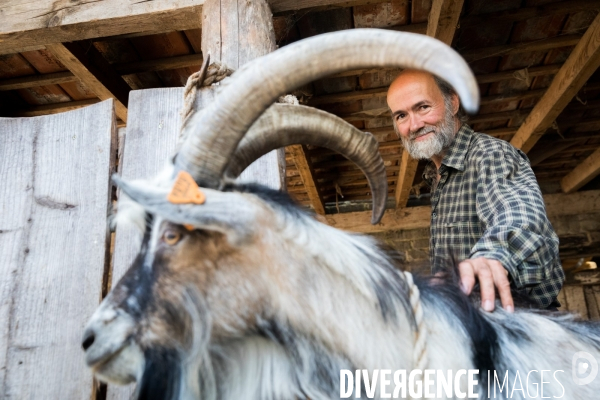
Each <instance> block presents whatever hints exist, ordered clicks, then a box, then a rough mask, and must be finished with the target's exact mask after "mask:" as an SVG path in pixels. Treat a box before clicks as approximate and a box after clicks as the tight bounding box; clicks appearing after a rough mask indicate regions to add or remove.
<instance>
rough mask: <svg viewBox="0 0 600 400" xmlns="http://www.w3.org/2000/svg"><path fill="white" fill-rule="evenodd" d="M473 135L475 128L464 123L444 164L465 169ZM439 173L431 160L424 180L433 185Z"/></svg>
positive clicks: (449, 149) (461, 169) (443, 161)
mask: <svg viewBox="0 0 600 400" xmlns="http://www.w3.org/2000/svg"><path fill="white" fill-rule="evenodd" d="M472 137H473V129H471V127H470V126H469V125H466V124H463V125H462V126H461V127H460V128H459V129H458V132H456V135H455V136H454V140H453V141H452V144H451V145H450V147H448V150H447V151H446V154H445V155H444V158H443V159H442V164H443V165H446V166H448V167H452V168H455V169H457V170H459V171H464V170H465V158H466V157H467V153H468V150H469V145H470V143H471V138H472ZM436 175H437V168H436V166H435V164H434V163H433V161H429V162H428V163H427V165H426V166H425V170H424V171H423V180H424V181H425V182H426V183H427V184H428V185H429V186H433V183H434V182H435V177H436Z"/></svg>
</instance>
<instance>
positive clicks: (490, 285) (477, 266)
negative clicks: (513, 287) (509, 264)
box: [458, 257, 515, 312]
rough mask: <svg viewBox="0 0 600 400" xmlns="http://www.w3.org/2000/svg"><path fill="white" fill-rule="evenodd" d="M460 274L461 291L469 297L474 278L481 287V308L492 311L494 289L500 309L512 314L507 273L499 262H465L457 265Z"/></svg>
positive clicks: (476, 259) (479, 260) (473, 259)
mask: <svg viewBox="0 0 600 400" xmlns="http://www.w3.org/2000/svg"><path fill="white" fill-rule="evenodd" d="M458 270H459V272H460V281H461V283H460V284H461V289H462V290H463V292H465V294H466V295H469V294H470V293H471V291H472V290H473V286H475V278H477V279H478V280H479V286H480V287H481V307H483V309H484V310H486V311H494V304H495V299H496V291H495V288H498V293H499V294H500V301H501V302H502V308H504V309H505V310H506V311H508V312H514V310H515V305H514V303H513V299H512V295H511V294H510V282H509V281H508V271H507V270H506V269H505V268H504V267H503V266H502V264H500V261H497V260H490V259H488V258H484V257H479V258H471V259H469V260H465V261H463V262H461V263H460V264H458Z"/></svg>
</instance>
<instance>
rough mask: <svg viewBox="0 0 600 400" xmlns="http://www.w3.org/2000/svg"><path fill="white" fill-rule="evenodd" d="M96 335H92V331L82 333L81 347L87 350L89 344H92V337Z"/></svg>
mask: <svg viewBox="0 0 600 400" xmlns="http://www.w3.org/2000/svg"><path fill="white" fill-rule="evenodd" d="M95 338H96V337H95V336H94V332H86V333H85V334H84V335H83V341H82V342H81V347H83V350H84V351H85V350H87V349H89V348H90V346H91V345H93V344H94V339H95Z"/></svg>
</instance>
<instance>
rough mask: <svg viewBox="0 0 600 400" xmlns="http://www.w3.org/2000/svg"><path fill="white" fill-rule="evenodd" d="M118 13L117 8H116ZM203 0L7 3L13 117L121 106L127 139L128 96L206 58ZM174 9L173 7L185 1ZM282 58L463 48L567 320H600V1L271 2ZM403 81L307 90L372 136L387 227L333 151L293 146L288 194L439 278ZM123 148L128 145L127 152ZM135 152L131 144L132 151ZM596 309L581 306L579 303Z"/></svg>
mask: <svg viewBox="0 0 600 400" xmlns="http://www.w3.org/2000/svg"><path fill="white" fill-rule="evenodd" d="M115 3H116V2H115ZM203 3H204V2H203V0H185V1H180V2H167V1H161V2H139V3H137V5H136V7H135V8H129V9H123V7H118V6H117V7H113V8H111V7H108V6H105V5H104V6H98V5H96V4H95V2H91V1H78V2H76V4H74V3H73V2H70V3H69V4H66V3H65V4H63V2H56V1H40V2H34V3H28V2H22V1H12V0H11V1H8V2H4V4H2V5H0V15H1V16H2V18H1V19H2V22H1V23H0V117H34V116H41V115H48V114H55V113H60V112H64V111H69V110H74V109H77V108H80V107H85V106H89V105H91V104H94V103H97V102H100V101H102V100H105V99H107V98H112V99H114V101H115V112H116V115H117V118H118V120H117V123H118V126H119V127H120V128H122V129H121V134H120V135H119V140H123V137H124V136H125V135H126V134H127V133H126V132H127V111H128V110H127V107H128V100H129V93H130V92H131V91H133V90H138V89H149V88H162V87H181V86H184V85H185V83H186V80H187V78H188V77H189V76H190V75H191V74H192V73H194V72H196V71H198V69H199V67H200V65H201V63H202V60H203V54H202V51H201V37H202V24H201V15H202V5H203ZM173 4H176V5H173ZM269 4H270V6H271V11H272V13H273V27H274V32H275V39H276V43H277V45H278V46H279V47H283V46H286V45H289V44H291V43H293V42H296V41H298V40H301V39H304V38H308V37H311V36H314V35H318V34H321V33H326V32H332V31H340V30H346V29H357V28H381V29H387V30H395V31H403V32H413V33H421V34H428V35H430V36H434V37H436V38H438V39H440V40H442V41H444V42H446V43H447V44H449V45H451V46H452V47H453V48H454V49H455V50H456V51H458V52H459V53H460V54H461V55H462V56H463V57H464V59H465V60H466V61H467V62H468V64H469V66H470V67H471V68H472V70H473V72H474V73H475V76H476V78H477V81H478V83H479V88H480V93H481V107H480V110H479V113H478V114H476V115H472V116H470V119H469V124H470V125H471V126H472V127H473V128H474V129H475V130H476V131H479V132H484V133H487V134H489V135H492V136H494V137H498V138H500V139H502V140H506V141H508V142H510V143H512V144H513V145H514V146H516V147H518V148H520V149H521V150H523V151H524V152H525V153H526V154H527V156H528V157H529V159H530V161H531V165H532V167H533V170H534V172H535V175H536V177H537V179H538V182H539V185H540V187H541V189H542V192H543V194H544V198H545V201H546V205H547V210H548V214H549V216H550V219H551V221H552V223H553V225H554V228H555V229H556V231H557V233H558V234H559V237H560V254H561V259H562V262H563V266H564V269H565V271H566V272H567V275H568V282H569V283H570V284H573V285H572V286H569V287H571V289H568V290H567V291H566V292H565V293H563V294H562V297H561V301H562V302H563V303H564V305H565V306H566V307H568V308H569V309H574V310H579V311H581V312H582V313H585V315H586V316H589V317H592V318H600V311H599V309H600V287H598V289H596V286H594V285H595V284H596V285H597V284H600V273H598V272H597V271H596V270H595V269H596V263H598V262H600V176H599V175H600V135H599V134H598V131H599V129H600V73H599V72H598V71H597V68H598V66H599V65H600V19H599V17H598V11H600V1H599V0H559V1H554V0H494V1H490V0H464V1H463V0H446V1H438V0H393V1H389V0H388V1H386V0H297V1H292V0H270V1H269ZM397 73H398V70H392V69H369V70H357V71H349V72H346V73H343V74H338V75H334V76H329V77H327V78H325V79H320V80H317V81H315V82H313V83H312V84H310V85H306V86H304V87H302V88H299V89H298V91H297V92H295V94H296V95H297V97H298V99H299V101H300V102H301V103H302V104H306V105H310V106H314V107H317V108H320V109H323V110H326V111H328V112H331V113H333V114H336V115H338V116H339V117H341V118H343V119H345V120H346V121H349V122H350V123H352V124H353V125H355V126H356V127H357V128H359V129H361V130H364V131H367V132H370V133H372V134H373V135H375V137H376V138H377V140H378V141H379V151H380V152H381V156H382V157H383V159H384V161H385V165H386V168H387V179H388V185H389V186H388V204H387V210H386V214H385V216H384V218H383V220H382V222H381V223H380V224H378V225H375V226H372V225H370V223H369V220H370V211H369V210H370V209H371V200H370V199H371V193H370V189H369V185H368V184H367V181H366V179H365V177H364V175H363V174H362V172H361V171H360V170H358V169H357V168H356V167H355V166H354V165H353V164H352V163H351V162H349V161H348V160H346V159H345V158H344V157H342V156H340V155H338V154H335V153H334V152H332V151H330V150H327V149H323V148H315V147H310V146H301V145H298V146H290V147H288V148H286V149H285V179H286V181H285V182H286V183H285V186H286V188H287V191H288V193H289V194H290V195H291V196H292V197H293V198H294V199H295V200H296V201H297V202H299V203H300V204H302V205H303V206H305V207H307V208H310V209H312V210H313V211H314V212H315V213H316V214H318V215H319V216H320V217H319V218H321V220H322V221H324V222H326V223H328V224H330V225H332V226H336V227H339V228H341V229H347V230H352V231H356V232H363V233H368V234H372V235H375V236H377V237H379V238H380V239H382V240H384V241H386V242H387V243H389V244H391V245H392V246H394V247H395V248H397V249H398V250H400V251H403V252H404V253H405V255H406V258H407V260H408V261H409V262H410V264H411V267H412V268H413V270H420V271H423V272H427V268H428V247H429V240H428V238H429V228H428V227H429V219H430V207H429V188H428V187H427V185H425V184H424V182H423V179H422V177H421V174H422V171H423V169H424V166H425V162H423V161H421V162H417V161H415V160H413V159H411V158H410V157H409V156H408V155H407V154H406V153H405V152H404V150H403V147H402V144H401V141H400V140H399V139H398V137H397V136H396V134H395V132H394V129H393V127H392V123H391V119H390V115H389V110H388V108H387V105H386V102H385V95H386V90H387V86H388V85H389V84H390V82H391V81H392V80H393V78H394V77H395V75H396V74H397ZM116 147H117V148H119V146H118V145H117V146H116ZM121 148H122V147H121ZM582 301H583V303H582Z"/></svg>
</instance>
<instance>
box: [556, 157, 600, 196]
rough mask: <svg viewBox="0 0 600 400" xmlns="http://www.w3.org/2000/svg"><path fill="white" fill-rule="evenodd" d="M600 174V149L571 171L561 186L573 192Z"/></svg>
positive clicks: (566, 191) (565, 190)
mask: <svg viewBox="0 0 600 400" xmlns="http://www.w3.org/2000/svg"><path fill="white" fill-rule="evenodd" d="M598 174H600V149H598V150H596V151H594V152H593V153H592V154H591V155H590V156H589V157H588V158H586V159H585V160H584V161H583V162H582V163H581V164H579V165H578V166H576V167H575V169H573V171H571V172H569V173H568V174H567V176H565V177H564V178H563V179H562V180H561V182H560V186H561V188H562V190H563V192H565V193H573V192H574V191H576V190H577V189H579V188H581V187H582V186H583V185H585V184H586V183H588V182H589V181H591V180H592V179H594V178H595V177H596V176H598Z"/></svg>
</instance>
